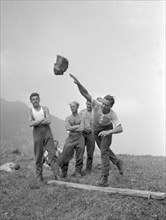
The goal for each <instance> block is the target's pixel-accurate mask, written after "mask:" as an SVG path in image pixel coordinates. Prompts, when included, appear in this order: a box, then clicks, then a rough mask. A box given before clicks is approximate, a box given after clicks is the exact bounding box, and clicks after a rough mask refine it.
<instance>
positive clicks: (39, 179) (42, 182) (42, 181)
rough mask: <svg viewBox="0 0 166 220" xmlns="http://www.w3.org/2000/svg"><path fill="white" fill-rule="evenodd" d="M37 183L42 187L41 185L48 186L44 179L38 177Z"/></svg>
mask: <svg viewBox="0 0 166 220" xmlns="http://www.w3.org/2000/svg"><path fill="white" fill-rule="evenodd" d="M36 183H37V184H39V185H41V184H47V181H46V180H44V179H43V177H37V178H36Z"/></svg>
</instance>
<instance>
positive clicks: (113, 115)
mask: <svg viewBox="0 0 166 220" xmlns="http://www.w3.org/2000/svg"><path fill="white" fill-rule="evenodd" d="M112 123H113V125H114V127H117V126H118V125H120V124H121V123H120V122H119V120H118V117H117V114H116V113H115V112H114V111H113V112H112Z"/></svg>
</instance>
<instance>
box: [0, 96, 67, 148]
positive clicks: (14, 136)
mask: <svg viewBox="0 0 166 220" xmlns="http://www.w3.org/2000/svg"><path fill="white" fill-rule="evenodd" d="M0 108H1V131H0V132H1V141H2V142H3V143H11V144H12V145H17V146H18V148H20V146H21V145H22V146H26V145H27V144H32V143H33V141H32V130H33V129H32V128H30V127H29V125H28V120H27V113H28V106H27V105H26V104H25V103H22V102H19V101H17V102H10V101H6V100H4V99H0ZM51 118H52V123H51V128H52V132H53V136H54V139H57V140H58V141H59V142H60V143H64V140H65V138H66V136H67V133H66V130H65V122H64V121H63V120H61V119H58V118H57V117H55V116H53V115H51Z"/></svg>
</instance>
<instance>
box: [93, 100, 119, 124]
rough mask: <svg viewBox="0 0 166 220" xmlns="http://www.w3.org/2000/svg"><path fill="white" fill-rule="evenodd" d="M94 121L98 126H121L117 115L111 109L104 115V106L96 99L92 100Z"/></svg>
mask: <svg viewBox="0 0 166 220" xmlns="http://www.w3.org/2000/svg"><path fill="white" fill-rule="evenodd" d="M92 120H93V123H94V124H95V125H96V126H107V125H109V124H111V123H112V124H113V126H114V127H117V126H118V125H120V122H119V120H118V117H117V115H116V113H115V112H114V111H113V110H112V109H110V112H109V113H108V114H103V113H102V104H101V103H100V102H98V101H97V100H96V99H92Z"/></svg>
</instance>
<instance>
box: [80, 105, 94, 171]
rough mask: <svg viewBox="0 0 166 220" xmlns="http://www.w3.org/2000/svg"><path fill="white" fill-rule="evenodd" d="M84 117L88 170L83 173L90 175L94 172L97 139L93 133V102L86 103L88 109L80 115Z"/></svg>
mask: <svg viewBox="0 0 166 220" xmlns="http://www.w3.org/2000/svg"><path fill="white" fill-rule="evenodd" d="M79 114H80V115H81V116H82V117H83V121H84V130H83V136H84V139H85V146H86V150H87V161H86V169H85V171H84V172H83V173H84V175H87V174H90V173H91V171H92V163H93V154H94V150H95V139H94V135H93V133H92V105H91V102H89V101H87V102H86V109H83V110H81V111H80V113H79Z"/></svg>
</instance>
